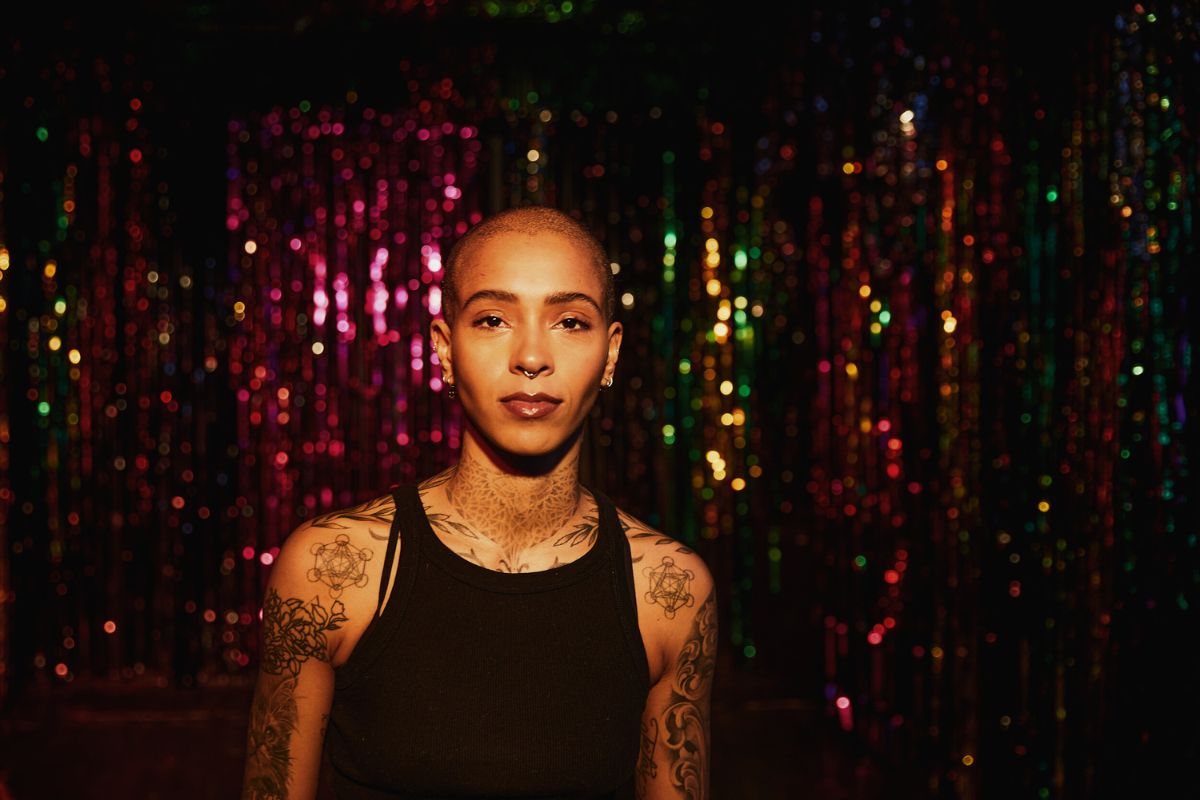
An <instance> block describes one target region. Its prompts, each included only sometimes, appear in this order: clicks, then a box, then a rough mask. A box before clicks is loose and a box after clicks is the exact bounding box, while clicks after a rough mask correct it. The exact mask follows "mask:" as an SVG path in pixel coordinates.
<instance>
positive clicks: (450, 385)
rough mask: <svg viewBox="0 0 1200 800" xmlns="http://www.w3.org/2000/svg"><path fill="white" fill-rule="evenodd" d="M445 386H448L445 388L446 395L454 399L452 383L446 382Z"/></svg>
mask: <svg viewBox="0 0 1200 800" xmlns="http://www.w3.org/2000/svg"><path fill="white" fill-rule="evenodd" d="M446 386H447V387H448V388H447V390H446V397H449V398H450V399H451V400H453V399H454V384H453V383H450V382H447V383H446Z"/></svg>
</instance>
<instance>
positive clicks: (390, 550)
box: [375, 484, 403, 617]
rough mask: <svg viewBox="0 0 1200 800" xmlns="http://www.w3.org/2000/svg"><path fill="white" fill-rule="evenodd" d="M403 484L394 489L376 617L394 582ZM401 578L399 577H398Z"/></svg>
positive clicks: (380, 576) (380, 575) (380, 574)
mask: <svg viewBox="0 0 1200 800" xmlns="http://www.w3.org/2000/svg"><path fill="white" fill-rule="evenodd" d="M402 490H403V484H400V485H398V486H396V487H394V488H393V489H392V502H393V503H394V505H395V510H394V511H393V512H392V525H391V528H390V529H389V530H388V540H387V551H386V552H384V554H383V571H382V572H380V573H379V600H378V602H376V604H375V616H376V617H378V616H379V612H380V611H381V610H382V609H383V598H384V597H386V596H387V589H388V586H389V585H390V584H391V580H392V560H393V559H394V558H395V557H396V543H397V541H399V539H400V518H401V516H402V515H401V513H400V505H401V492H402ZM397 577H399V576H397Z"/></svg>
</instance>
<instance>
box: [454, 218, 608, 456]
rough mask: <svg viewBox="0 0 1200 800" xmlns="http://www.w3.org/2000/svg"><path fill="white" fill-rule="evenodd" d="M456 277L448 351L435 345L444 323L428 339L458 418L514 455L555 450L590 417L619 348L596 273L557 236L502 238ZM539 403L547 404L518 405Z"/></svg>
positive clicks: (483, 246)
mask: <svg viewBox="0 0 1200 800" xmlns="http://www.w3.org/2000/svg"><path fill="white" fill-rule="evenodd" d="M457 277H458V297H459V300H460V305H459V311H458V316H457V317H456V319H455V322H454V329H453V330H452V331H450V335H449V337H447V338H448V343H446V342H445V341H444V340H443V341H439V338H440V337H439V335H438V334H439V332H441V333H442V335H443V336H444V335H445V334H444V332H445V331H447V330H448V328H447V327H446V323H445V322H444V321H442V320H437V321H435V322H434V328H433V330H434V344H435V346H436V347H438V348H439V352H440V355H439V358H440V359H441V361H442V363H443V370H444V372H445V373H446V375H447V379H448V380H450V381H451V382H453V383H454V386H455V391H456V393H457V395H458V397H459V398H460V402H461V403H462V405H463V411H464V413H466V415H467V417H468V418H469V419H470V420H471V422H472V423H473V425H474V427H475V428H476V430H478V431H479V432H480V433H481V434H483V435H484V436H485V437H486V438H487V439H488V440H490V442H491V443H493V444H494V445H495V446H497V447H499V448H501V449H503V450H506V451H508V452H510V453H513V454H516V455H523V456H525V455H539V454H543V453H547V452H549V451H551V450H553V449H554V448H556V447H559V446H560V445H561V444H562V443H563V442H564V441H565V440H566V439H567V438H568V437H569V436H571V434H573V433H574V432H575V431H576V430H577V429H578V428H579V426H580V425H581V424H582V423H583V421H584V419H585V418H586V417H587V415H588V412H589V411H591V408H592V406H593V404H594V403H595V401H596V395H597V394H598V393H599V391H600V382H601V380H603V379H605V378H607V376H609V375H611V374H612V371H613V369H614V368H615V367H616V362H617V351H618V349H619V348H620V345H621V324H620V323H619V322H613V323H612V324H611V325H610V326H608V327H607V328H606V327H605V326H604V316H603V314H602V313H601V312H600V308H599V306H600V305H601V303H602V291H603V286H602V284H601V278H600V276H599V275H597V274H596V269H595V267H594V266H593V264H592V263H591V262H590V261H589V259H588V257H587V254H586V253H585V252H584V251H583V249H582V248H580V247H579V246H578V245H576V244H574V243H573V242H572V241H571V240H570V239H567V238H565V237H563V236H561V235H559V234H556V233H550V232H541V233H537V234H535V235H530V234H525V233H516V232H506V233H501V234H498V235H496V236H493V237H491V238H490V239H487V240H484V241H483V242H482V243H481V244H480V245H478V247H477V248H476V249H475V251H474V253H473V254H471V257H470V259H469V260H468V261H464V263H463V265H462V268H461V272H460V273H459V274H458V276H457ZM537 393H541V394H544V395H546V396H547V397H548V400H549V402H540V403H538V402H528V401H522V400H521V399H519V398H522V397H525V396H527V395H534V394H537ZM514 397H515V398H517V399H514Z"/></svg>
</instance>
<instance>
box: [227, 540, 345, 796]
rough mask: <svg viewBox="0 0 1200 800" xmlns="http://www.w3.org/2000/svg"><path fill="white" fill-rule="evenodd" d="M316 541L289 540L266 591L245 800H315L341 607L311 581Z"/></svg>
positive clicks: (250, 726)
mask: <svg viewBox="0 0 1200 800" xmlns="http://www.w3.org/2000/svg"><path fill="white" fill-rule="evenodd" d="M310 540H312V534H309V533H307V532H306V530H305V529H304V528H301V529H298V530H297V531H296V532H294V533H293V534H292V535H291V536H289V537H288V538H287V540H286V541H285V543H284V546H283V548H282V550H281V551H280V553H279V558H278V559H277V560H276V562H275V566H274V567H273V568H272V570H271V577H270V580H269V581H268V583H267V590H266V595H265V598H264V601H263V610H262V651H261V663H260V665H259V673H258V682H257V684H256V685H255V689H254V700H253V702H252V704H251V709H250V725H249V730H248V731H247V737H246V768H245V774H244V777H243V784H242V798H243V800H267V799H268V798H269V799H270V800H282V799H283V798H313V797H315V796H316V792H317V777H318V773H319V772H320V766H321V748H322V744H323V741H324V738H325V720H326V719H327V715H328V713H329V707H330V704H331V703H332V701H333V682H334V673H333V667H332V666H331V664H330V654H331V653H332V651H333V647H334V645H335V644H336V642H335V641H334V637H335V636H336V634H335V633H333V632H334V631H337V629H338V628H339V626H340V625H341V623H343V622H345V621H346V615H345V608H344V606H343V605H342V603H341V601H340V600H335V599H332V598H331V597H330V596H329V594H328V591H327V589H328V587H326V586H325V585H323V584H321V583H317V584H315V586H314V583H313V582H312V581H310V580H309V578H308V577H307V574H308V570H309V567H311V566H312V562H313V557H312V555H311V554H310V551H309V547H311V541H310Z"/></svg>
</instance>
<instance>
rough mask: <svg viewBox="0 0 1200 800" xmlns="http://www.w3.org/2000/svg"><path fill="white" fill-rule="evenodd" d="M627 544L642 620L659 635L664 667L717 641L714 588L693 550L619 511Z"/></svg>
mask: <svg viewBox="0 0 1200 800" xmlns="http://www.w3.org/2000/svg"><path fill="white" fill-rule="evenodd" d="M617 518H618V519H619V520H620V523H621V528H622V529H623V530H624V532H625V537H626V539H627V540H628V541H629V549H630V556H631V560H632V562H633V578H634V589H635V592H636V595H637V604H638V616H639V617H640V618H642V619H644V620H646V622H647V624H648V625H650V626H651V627H652V629H653V630H655V631H656V633H657V635H658V637H659V639H660V641H661V644H662V648H663V654H664V657H665V658H666V659H667V661H666V663H667V664H670V663H673V661H674V659H675V657H676V656H677V654H678V653H679V652H680V650H681V649H683V648H684V647H686V645H687V642H688V641H689V640H692V639H694V638H695V637H696V636H697V635H699V636H701V637H703V638H709V637H714V638H715V635H716V603H717V598H716V584H715V581H714V580H713V576H712V572H711V570H710V569H709V567H708V564H707V563H706V562H705V561H704V559H703V558H702V557H701V556H700V554H699V553H697V552H696V551H695V550H693V549H692V548H690V547H688V546H687V545H685V544H683V543H682V542H680V541H678V540H677V539H675V538H673V537H671V536H668V535H667V534H665V533H663V532H662V531H659V530H657V529H655V528H653V527H651V526H650V525H648V524H646V523H645V522H644V521H642V520H641V519H638V518H637V517H635V516H633V515H632V514H630V513H628V512H626V511H624V510H622V509H620V508H618V509H617Z"/></svg>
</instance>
